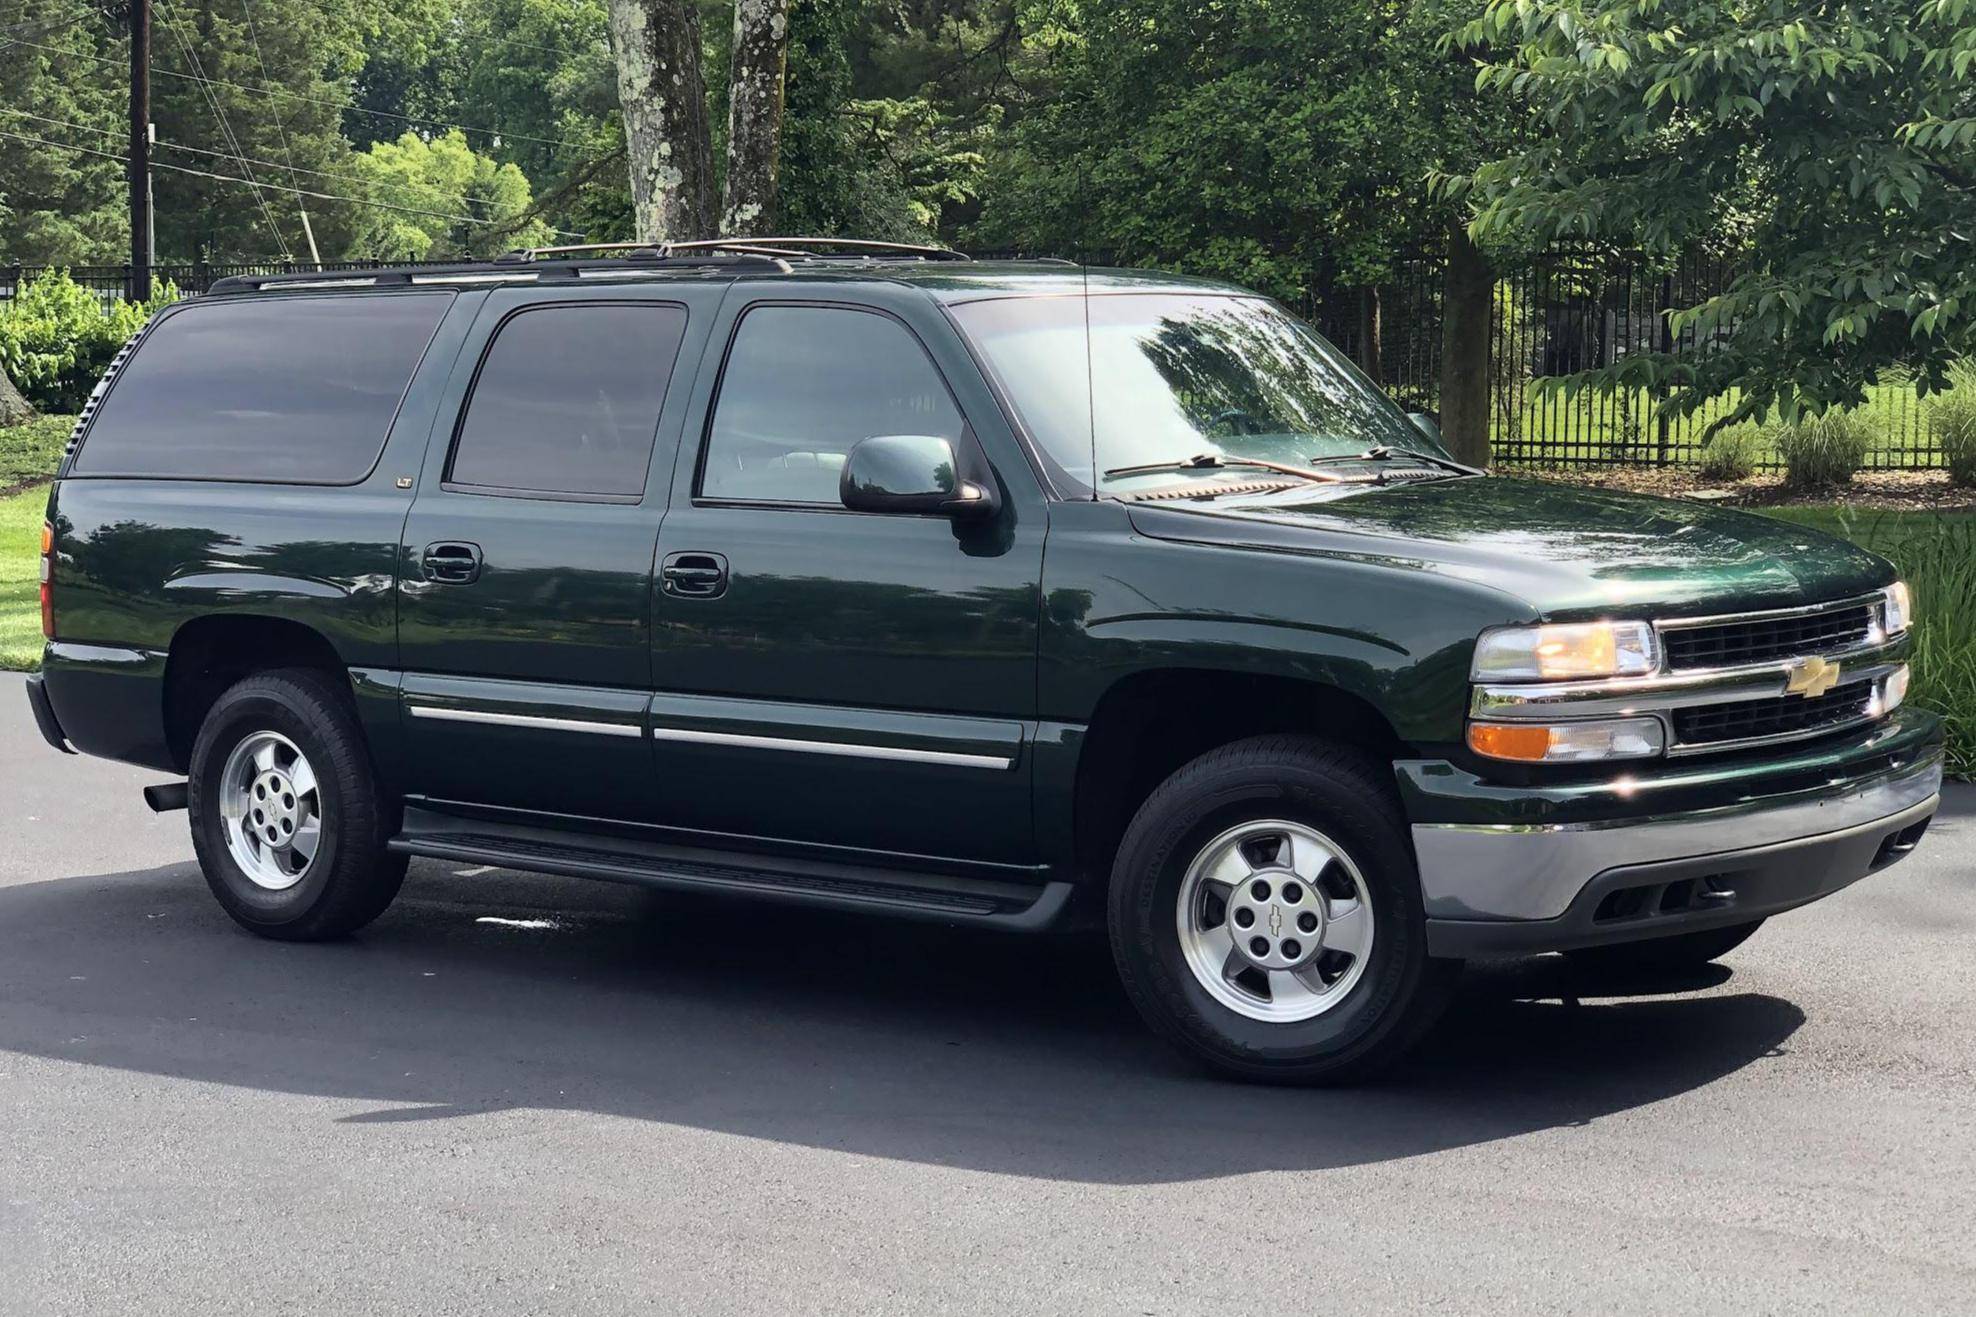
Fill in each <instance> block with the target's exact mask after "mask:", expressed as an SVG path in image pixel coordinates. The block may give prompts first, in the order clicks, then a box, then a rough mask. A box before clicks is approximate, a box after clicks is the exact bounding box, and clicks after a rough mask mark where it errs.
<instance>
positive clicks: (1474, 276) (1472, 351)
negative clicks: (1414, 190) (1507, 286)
mask: <svg viewBox="0 0 1976 1317" xmlns="http://www.w3.org/2000/svg"><path fill="white" fill-rule="evenodd" d="M1494 297H1495V272H1494V271H1492V270H1491V269H1490V268H1489V261H1488V258H1487V257H1485V256H1483V254H1482V250H1481V248H1479V247H1477V246H1476V245H1475V244H1474V242H1472V241H1471V240H1470V239H1469V236H1468V230H1467V228H1466V227H1465V226H1464V225H1463V224H1462V223H1461V222H1460V221H1459V220H1457V221H1455V223H1453V224H1452V225H1450V226H1449V229H1448V268H1447V274H1446V276H1445V282H1444V284H1443V285H1442V294H1441V433H1442V434H1443V435H1445V436H1446V437H1447V440H1448V446H1449V447H1450V448H1452V449H1453V450H1454V455H1455V456H1456V457H1458V458H1460V459H1461V460H1462V461H1464V462H1467V463H1469V464H1470V465H1473V466H1487V465H1488V464H1489V331H1490V327H1491V320H1492V315H1491V312H1492V310H1493V303H1494Z"/></svg>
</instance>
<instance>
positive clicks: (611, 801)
mask: <svg viewBox="0 0 1976 1317" xmlns="http://www.w3.org/2000/svg"><path fill="white" fill-rule="evenodd" d="M48 519H49V531H48V536H47V555H46V575H45V576H44V580H45V581H46V583H47V584H46V586H45V588H44V597H43V604H44V619H45V622H46V626H47V631H48V644H47V651H46V662H45V667H44V670H43V674H42V675H41V677H40V678H38V679H37V680H35V681H34V682H32V683H31V685H30V687H29V694H30V696H31V697H32V700H33V702H34V706H35V712H36V715H37V717H38V718H39V720H40V724H41V727H42V729H43V730H44V732H45V733H46V735H47V738H48V740H49V741H50V742H51V743H53V744H54V745H56V746H58V747H62V748H69V747H73V748H74V749H76V750H80V751H83V752H86V753H89V754H96V755H105V756H109V757H111V758H116V759H122V760H127V761H130V762H133V763H137V764H143V765H147V766H150V767H153V768H158V769H165V770H170V771H173V772H176V773H183V774H185V776H186V777H187V779H188V781H187V782H186V783H185V784H184V785H183V786H182V787H167V788H162V789H158V788H154V789H153V791H152V796H153V803H154V805H157V806H159V807H172V806H176V805H180V804H184V805H189V807H190V810H191V823H192V837H193V841H194V844H195V846H196V847H197V850H198V854H199V859H200V862H201V864H202V865H203V867H204V869H205V873H206V877H207V881H208V882H209V883H210V884H211V886H212V890H213V893H214V895H215V896H217V897H218V899H219V901H220V902H221V904H222V905H224V906H225V907H226V909H227V911H228V912H229V913H230V914H231V915H232V916H233V917H234V918H235V919H237V920H238V921H239V922H240V923H241V924H243V925H245V926H246V927H247V928H249V929H251V930H253V931H254V932H256V933H261V934H264V935H267V936H270V937H277V938H292V939H311V938H326V937H334V936H338V935H342V934H347V933H349V932H351V931H352V930H354V929H356V928H359V927H361V926H362V925H363V924H365V923H367V922H368V921H370V920H372V919H374V918H376V917H377V916H378V914H379V913H381V912H382V911H383V910H384V909H385V907H386V906H388V905H389V904H390V903H391V900H392V898H393V896H394V895H395V894H396V893H397V891H398V887H399V884H400V882H401V880H402V879H403V876H404V873H405V864H406V858H407V857H408V856H413V855H423V856H433V857H440V858H444V859H447V860H453V861H466V862H469V863H476V864H487V865H503V866H512V867H516V868H523V869H534V870H543V871H547V872H552V873H558V874H570V875H579V876H586V877H594V878H606V879H613V880H617V881H623V882H633V883H645V884H652V885H656V886H661V887H668V888H692V889H698V890H703V891H710V892H723V893H734V894H740V895H746V896H754V897H763V898H768V899H774V900H781V901H786V902H794V903H800V904H806V905H811V906H829V907H842V908H850V909H858V910H868V911H875V912H882V913H887V914H893V915H901V916H908V917H914V918H920V919H928V920H935V921H941V922H946V923H954V924H977V925H981V926H983V927H990V928H1002V929H1007V930H1010V931H1014V932H1030V933H1033V932H1040V931H1043V930H1047V929H1054V928H1058V927H1063V926H1066V925H1071V924H1075V923H1076V922H1078V921H1079V920H1080V919H1084V920H1089V921H1093V922H1096V921H1103V922H1104V923H1105V924H1106V925H1107V926H1108V927H1109V930H1110V936H1111V945H1112V949H1113V952H1114V953H1115V956H1116V959H1117V963H1118V968H1119V971H1120V973H1121V975H1122V976H1123V978H1124V981H1125V985H1126V987H1127V988H1128V989H1129V991H1130V993H1131V996H1132V998H1133V1000H1134V1001H1135V1002H1136V1003H1137V1004H1138V1006H1139V1008H1140V1009H1141V1010H1142V1011H1143V1012H1144V1014H1145V1016H1146V1018H1147V1019H1148V1020H1149V1021H1151V1023H1152V1024H1153V1026H1154V1027H1155V1028H1157V1029H1158V1030H1159V1031H1160V1032H1161V1033H1163V1034H1165V1035H1166V1036H1167V1037H1169V1038H1171V1039H1172V1040H1173V1041H1175V1042H1176V1043H1178V1044H1179V1045H1180V1046H1181V1047H1183V1048H1185V1049H1186V1050H1187V1051H1189V1052H1191V1053H1192V1054H1194V1055H1195V1056H1197V1057H1200V1058H1202V1059H1204V1060H1206V1061H1208V1062H1209V1063H1211V1064H1213V1065H1214V1066H1216V1067H1219V1068H1220V1069H1222V1070H1224V1071H1227V1072H1231V1073H1234V1074H1238V1075H1243V1076H1248V1077H1255V1078H1266V1079H1295V1080H1315V1079H1336V1078H1343V1077H1347V1076H1353V1075H1360V1074H1364V1073H1366V1072H1368V1071H1369V1070H1370V1069H1372V1068H1374V1067H1376V1066H1378V1065H1379V1064H1381V1063H1383V1062H1385V1061H1388V1060H1390V1059H1391V1058H1393V1057H1394V1056H1396V1055H1397V1054H1399V1053H1400V1052H1401V1051H1402V1050H1403V1049H1405V1048H1406V1047H1407V1046H1408V1045H1409V1044H1410V1043H1411V1042H1412V1041H1413V1040H1415V1039H1416V1038H1418V1037H1419V1036H1420V1034H1421V1033H1422V1031H1423V1030H1424V1029H1425V1028H1426V1027H1427V1026H1428V1024H1429V1023H1430V1022H1431V1021H1432V1019H1433V1017H1434V1014H1435V1012H1436V1010H1437V1008H1438V1007H1439V1006H1440V1005H1441V1004H1442V1002H1443V1001H1444V1000H1445V998H1446V997H1447V995H1448V993H1449V991H1450V989H1451V986H1452V983H1453V977H1454V973H1455V970H1456V968H1457V967H1458V965H1459V963H1460V962H1461V960H1462V959H1464V958H1468V957H1475V956H1489V955H1505V954H1517V953H1528V952H1541V951H1565V952H1571V953H1573V954H1576V955H1580V956H1585V957H1588V958H1592V959H1598V960H1605V961H1609V962H1623V963H1625V964H1627V965H1631V966H1636V967H1637V966H1678V965H1681V964H1683V963H1698V962H1701V961H1704V960H1707V959H1710V958H1712V957H1714V956H1717V955H1720V954H1721V953H1722V952H1724V951H1726V950H1727V949H1728V948H1730V947H1732V946H1734V945H1736V944H1737V943H1738V942H1740V941H1742V939H1744V938H1745V937H1747V936H1748V935H1749V934H1750V932H1751V931H1752V930H1754V929H1755V928H1756V926H1757V925H1758V924H1759V923H1761V922H1762V920H1763V919H1764V918H1765V917H1766V916H1768V915H1770V914H1773V913H1775V912H1778V911H1781V910H1785V909H1788V908H1790V907H1792V906H1796V905H1800V904H1803V903H1805V902H1807V901H1811V900H1814V899H1816V898H1818V897H1820V896H1824V895H1826V894H1828V893H1830V892H1832V891H1835V890H1837V889H1838V888H1841V887H1843V886H1845V885H1846V884H1848V883H1851V882H1853V881H1854V880H1856V879H1858V878H1860V877H1862V876H1863V875H1865V874H1868V873H1871V872H1873V871H1874V870H1876V869H1878V868H1880V867H1882V866H1884V865H1887V864H1890V863H1892V862H1893V861H1895V860H1897V859H1899V858H1900V857H1901V856H1902V855H1904V854H1906V853H1907V852H1908V851H1909V850H1911V849H1912V848H1913V847H1914V845H1915V843H1916V842H1917V840H1918V839H1919V838H1920V836H1921V833H1922V831H1923V830H1924V829H1925V827H1926V826H1927V823H1928V820H1929V818H1930V817H1931V816H1932V814H1933V813H1934V810H1935V808H1936V804H1937V800H1938V793H1939V784H1940V779H1941V751H1940V742H1941V730H1940V726H1939V724H1938V722H1937V720H1936V719H1935V718H1933V717H1931V716H1929V715H1927V714H1923V713H1919V712H1916V711H1914V710H1911V709H1903V708H1901V707H1900V706H1901V702H1902V697H1903V695H1904V694H1905V693H1906V686H1907V676H1908V670H1907V667H1906V664H1905V661H1904V660H1905V655H1906V649H1907V643H1908V642H1907V636H1906V632H1907V629H1908V618H1909V603H1908V599H1907V595H1906V591H1905V589H1904V588H1903V587H1902V586H1901V585H1900V584H1899V583H1898V582H1897V581H1896V580H1895V579H1894V574H1893V572H1892V571H1891V570H1889V568H1888V566H1887V564H1886V563H1885V562H1883V561H1881V560H1880V559H1878V558H1875V557H1873V556H1871V555H1869V554H1866V553H1864V552H1862V551H1860V550H1858V549H1856V548H1853V547H1851V546H1849V545H1847V544H1844V543H1841V542H1839V541H1837V540H1834V539H1830V538H1827V537H1824V536H1821V535H1818V534H1815V533H1813V532H1810V531H1806V530H1801V529H1798V528H1796V527H1793V526H1790V525H1786V524H1784V523H1782V522H1778V521H1772V520H1767V519H1763V518H1760V517H1755V516H1749V515H1745V514H1742V513H1738V512H1734V511H1726V510H1721V509H1716V508H1710V507H1703V506H1699V505H1695V504H1689V503H1675V502H1663V501H1659V500H1655V499H1649V498H1636V497H1631V496H1626V495H1620V494H1608V493H1595V492H1588V491H1585V490H1576V489H1567V488H1561V487H1557V486H1552V485H1546V484H1541V483H1533V482H1530V481H1524V480H1514V479H1504V478H1500V477H1496V476H1491V475H1486V474H1484V473H1482V472H1480V471H1476V470H1473V469H1470V468H1468V467H1465V466H1463V465H1461V464H1459V463H1457V462H1455V461H1453V460H1452V459H1451V458H1450V457H1449V456H1448V454H1447V452H1446V451H1445V450H1444V449H1443V448H1442V446H1441V445H1440V444H1439V443H1438V442H1437V440H1436V438H1435V436H1434V431H1433V426H1432V422H1431V421H1430V420H1428V419H1427V418H1425V417H1411V418H1410V417H1408V416H1407V415H1405V414H1403V413H1402V412H1401V411H1400V410H1398V409H1397V408H1395V407H1394V406H1393V404H1392V403H1391V402H1389V401H1388V400H1387V399H1386V398H1385V397H1383V396H1382V395H1381V394H1380V393H1379V392H1378V391H1377V390H1376V389H1375V388H1374V387H1373V386H1372V385H1371V384H1369V383H1368V382H1367V381H1366V380H1365V379H1364V378H1363V377H1361V376H1360V375H1359V374H1358V373H1357V372H1356V371H1355V370H1354V369H1353V368H1352V367H1351V366H1350V365H1349V364H1348V363H1347V362H1346V361H1345V360H1343V359H1342V358H1341V357H1340V356H1339V354H1338V353H1337V352H1336V351H1334V350H1333V349H1332V348H1331V347H1329V346H1328V345H1327V344H1325V343H1324V342H1323V341H1322V340H1321V339H1319V338H1318V337H1317V336H1316V335H1315V334H1313V333H1312V332H1311V331H1310V330H1309V329H1307V328H1306V327H1304V326H1303V325H1302V324H1300V323H1299V322H1298V321H1296V320H1295V319H1294V318H1293V317H1291V316H1289V315H1288V314H1286V313H1285V312H1284V311H1283V310H1281V309H1280V308H1279V307H1277V306H1275V305H1274V304H1272V303H1271V302H1269V301H1267V300H1266V299H1263V298H1260V297H1257V296H1254V295H1252V294H1249V293H1245V292H1243V291H1242V290H1240V289H1236V288H1230V287H1226V286H1223V285H1219V284H1212V283H1205V282H1199V281H1193V280H1186V279H1179V278H1175V277H1171V276H1167V275H1160V274H1151V273H1141V272H1132V271H1119V270H1110V271H1099V270H1088V271H1087V270H1082V269H1078V268H1075V267H1069V266H1064V265H1061V264H1052V263H1048V262H1036V263H1020V262H1005V263H989V262H974V261H968V260H966V259H960V258H952V257H951V254H948V253H939V252H926V251H917V250H909V249H905V250H901V249H892V248H887V247H883V246H878V245H869V246H857V245H852V244H843V243H823V242H811V241H803V240H797V239H763V240H759V241H755V242H749V243H730V244H718V243H715V244H701V245H682V246H673V247H666V248H644V249H633V250H630V251H628V252H620V253H607V252H598V251H556V252H531V253H520V254H517V256H515V257H513V258H508V259H503V260H500V261H494V262H486V263H480V264H475V265H468V266H459V267H444V268H427V269H411V270H403V271H383V272H378V273H366V274H362V275H349V276H344V275H306V276H286V277H271V278H257V279H231V280H227V281H224V282H223V283H222V284H221V285H220V286H218V287H216V288H215V289H214V290H213V292H212V294H211V295H210V296H207V297H202V298H199V299H197V300H195V301H190V302H187V303H183V304H181V305H179V306H176V307H173V308H171V309H169V310H167V311H165V312H163V313H162V314H161V315H159V316H158V317H157V318H156V320H154V321H153V323H152V324H151V325H150V326H149V327H148V328H147V329H146V330H145V332H144V333H143V335H142V336H141V337H140V338H139V339H138V340H137V342H136V344H135V347H134V349H133V350H132V351H131V352H129V353H128V355H127V358H125V359H122V360H120V361H119V362H118V363H117V365H116V366H115V367H114V368H113V370H112V372H111V375H110V377H109V378H108V380H107V381H106V382H105V385H104V386H103V387H102V388H101V389H99V391H98V394H97V396H96V397H95V398H94V399H92V401H91V405H90V407H89V409H88V412H87V414H86V415H85V417H84V419H83V420H82V422H81V423H80V425H79V426H78V427H77V434H76V440H75V442H74V444H73V445H72V446H71V452H70V454H69V456H68V458H67V460H66V461H65V463H64V465H63V468H62V471H61V475H60V479H59V480H58V481H57V483H56V485H55V489H54V492H53V494H52V495H51V496H50V499H49V507H48Z"/></svg>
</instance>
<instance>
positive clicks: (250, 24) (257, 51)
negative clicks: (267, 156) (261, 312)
mask: <svg viewBox="0 0 1976 1317" xmlns="http://www.w3.org/2000/svg"><path fill="white" fill-rule="evenodd" d="M240 9H241V12H242V13H244V14H246V15H247V35H248V36H249V37H251V38H252V39H253V42H254V62H255V63H257V64H259V65H260V66H261V77H262V78H264V79H266V80H267V81H269V82H273V81H274V74H272V73H270V72H268V58H267V56H266V55H264V54H262V53H261V32H260V28H259V26H258V25H257V24H256V23H255V22H254V3H253V0H240ZM268 109H269V111H270V112H271V113H272V115H273V118H274V126H275V131H276V132H278V133H280V134H281V154H282V157H283V158H284V159H286V160H287V161H288V181H289V182H290V183H299V182H301V180H300V179H298V178H296V177H295V151H294V149H293V148H292V147H290V146H289V145H288V125H287V124H285V123H283V122H282V121H281V111H280V110H279V109H276V108H275V107H274V106H272V105H271V106H269V107H268ZM295 209H296V210H298V211H300V212H301V213H302V232H303V234H304V235H305V236H306V237H307V238H308V240H309V257H310V259H311V260H313V261H315V263H316V264H318V265H320V264H322V253H321V252H319V251H317V250H316V228H315V225H313V224H311V223H309V208H308V207H307V206H305V205H303V204H302V202H301V199H300V198H297V199H296V202H295Z"/></svg>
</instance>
